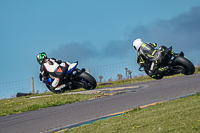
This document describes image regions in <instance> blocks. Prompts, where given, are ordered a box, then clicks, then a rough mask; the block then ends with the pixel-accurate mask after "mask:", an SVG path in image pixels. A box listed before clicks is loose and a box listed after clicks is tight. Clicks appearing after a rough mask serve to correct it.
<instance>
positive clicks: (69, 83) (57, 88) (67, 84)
mask: <svg viewBox="0 0 200 133" xmlns="http://www.w3.org/2000/svg"><path fill="white" fill-rule="evenodd" d="M66 86H68V87H69V89H71V88H72V82H68V83H65V84H62V85H59V86H58V87H56V88H55V90H61V89H62V88H64V87H66Z"/></svg>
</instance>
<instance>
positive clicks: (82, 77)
mask: <svg viewBox="0 0 200 133" xmlns="http://www.w3.org/2000/svg"><path fill="white" fill-rule="evenodd" d="M74 80H75V81H76V82H80V83H81V84H82V85H83V86H82V87H83V88H84V89H87V90H91V89H95V88H96V86H97V82H96V80H95V78H94V77H93V76H92V75H90V74H88V73H86V72H81V73H78V74H77V75H75V78H74Z"/></svg>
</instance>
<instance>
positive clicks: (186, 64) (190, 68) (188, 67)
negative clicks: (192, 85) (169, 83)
mask: <svg viewBox="0 0 200 133" xmlns="http://www.w3.org/2000/svg"><path fill="white" fill-rule="evenodd" d="M173 65H174V66H182V67H183V68H184V69H185V71H183V72H182V73H183V74H185V75H191V74H193V73H194V71H195V67H194V65H193V63H192V62H191V61H190V60H188V59H186V58H184V57H181V56H178V57H176V58H175V59H174V61H173Z"/></svg>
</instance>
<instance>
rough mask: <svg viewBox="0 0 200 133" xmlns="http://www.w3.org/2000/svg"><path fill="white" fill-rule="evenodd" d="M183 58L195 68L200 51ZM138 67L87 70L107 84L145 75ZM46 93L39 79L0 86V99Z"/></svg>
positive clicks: (128, 64) (125, 65)
mask: <svg viewBox="0 0 200 133" xmlns="http://www.w3.org/2000/svg"><path fill="white" fill-rule="evenodd" d="M185 57H186V58H188V59H189V60H191V61H192V62H193V63H194V65H195V66H198V65H199V64H200V50H196V51H192V52H185ZM138 68H139V66H138V65H137V64H136V59H133V60H131V61H125V62H119V63H116V64H109V65H104V66H98V67H92V68H89V72H90V74H91V75H92V76H94V77H95V79H96V80H97V82H100V79H101V82H107V81H114V80H118V79H119V78H121V79H127V78H134V77H135V76H143V75H145V73H142V72H139V71H138ZM33 87H34V90H33ZM45 91H48V89H47V88H46V86H45V84H43V83H42V82H41V81H40V80H39V77H33V78H31V77H30V79H23V80H19V81H14V82H7V83H2V84H0V99H5V98H11V97H16V94H17V93H19V92H20V93H32V92H34V93H36V92H38V93H43V92H45Z"/></svg>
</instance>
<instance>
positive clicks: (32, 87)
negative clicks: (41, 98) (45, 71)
mask: <svg viewBox="0 0 200 133" xmlns="http://www.w3.org/2000/svg"><path fill="white" fill-rule="evenodd" d="M31 84H32V93H33V94H34V93H35V92H34V82H33V77H31Z"/></svg>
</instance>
